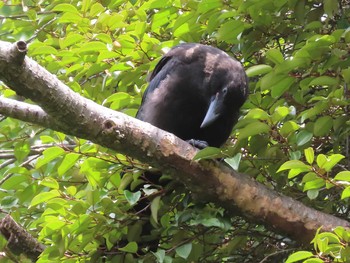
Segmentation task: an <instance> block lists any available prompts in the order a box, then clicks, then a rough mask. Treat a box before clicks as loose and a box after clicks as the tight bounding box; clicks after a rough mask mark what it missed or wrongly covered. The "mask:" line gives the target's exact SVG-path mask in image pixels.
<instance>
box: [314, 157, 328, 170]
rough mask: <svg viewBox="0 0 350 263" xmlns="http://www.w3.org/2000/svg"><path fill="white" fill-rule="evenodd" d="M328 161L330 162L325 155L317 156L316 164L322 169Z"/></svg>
mask: <svg viewBox="0 0 350 263" xmlns="http://www.w3.org/2000/svg"><path fill="white" fill-rule="evenodd" d="M327 161H328V160H327V157H326V155H324V154H319V155H317V158H316V163H317V165H318V167H320V168H322V167H323V166H324V165H325V163H327Z"/></svg>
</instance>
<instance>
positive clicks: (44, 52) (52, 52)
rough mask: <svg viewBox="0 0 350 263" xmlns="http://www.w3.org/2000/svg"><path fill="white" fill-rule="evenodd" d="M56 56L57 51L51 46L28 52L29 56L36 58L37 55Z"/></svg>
mask: <svg viewBox="0 0 350 263" xmlns="http://www.w3.org/2000/svg"><path fill="white" fill-rule="evenodd" d="M55 54H57V49H55V48H53V47H51V46H45V45H44V46H41V47H38V48H35V49H34V50H32V51H31V52H30V55H31V56H37V55H55Z"/></svg>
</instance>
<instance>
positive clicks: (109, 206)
mask: <svg viewBox="0 0 350 263" xmlns="http://www.w3.org/2000/svg"><path fill="white" fill-rule="evenodd" d="M349 19H350V4H349V2H348V1H345V0H344V1H335V0H323V1H312V0H309V1H307V0H258V1H257V0H246V1H243V0H236V1H235V0H232V1H220V0H202V1H194V0H193V1H192V0H188V1H180V0H175V1H166V0H150V1H143V0H130V1H126V0H115V1H112V0H111V1H108V0H105V1H103V0H102V1H95V0H83V1H78V0H71V1H69V0H64V1H35V0H27V1H16V0H13V1H2V2H0V39H1V40H5V41H10V42H14V41H17V40H26V41H29V42H31V45H30V48H29V52H28V56H29V57H31V58H33V59H35V60H36V61H37V62H39V63H40V64H41V65H42V66H43V67H45V68H46V69H48V70H49V71H50V72H52V73H54V74H56V75H57V76H58V78H59V79H60V80H61V81H63V82H64V83H66V84H67V85H69V86H70V87H71V88H72V89H73V90H74V91H76V92H78V93H80V94H81V95H82V96H84V97H87V98H89V99H92V100H94V101H96V102H98V103H100V104H103V105H105V106H107V107H110V108H112V109H114V110H118V111H122V112H124V113H126V114H129V115H131V116H134V115H135V113H136V111H137V108H138V106H139V104H140V101H141V95H142V93H143V91H144V89H145V88H146V86H147V81H146V78H147V75H148V74H149V73H150V71H151V70H152V69H153V68H154V66H155V65H156V63H157V61H158V60H159V58H160V57H161V55H162V54H163V53H164V52H165V51H166V50H167V49H169V48H170V47H172V46H174V45H176V44H178V43H180V42H200V43H204V44H209V45H212V46H216V47H218V48H220V49H222V50H224V51H226V52H227V53H229V54H230V55H231V56H233V57H235V58H236V59H238V60H240V61H241V62H242V64H243V65H244V66H245V68H246V70H247V74H248V75H249V77H250V93H251V94H250V96H249V100H248V102H247V103H246V104H245V105H244V107H243V110H242V113H243V114H242V115H243V116H242V118H241V120H240V122H239V123H238V124H237V125H236V127H235V130H234V131H233V133H232V139H231V140H230V141H229V142H228V143H227V145H225V147H224V148H223V149H222V150H221V151H220V152H218V150H215V149H211V150H210V151H206V152H204V153H203V155H202V158H206V157H211V156H213V155H217V154H218V153H219V155H223V156H225V157H227V158H226V162H227V163H228V164H229V165H231V166H232V167H233V168H235V169H238V170H239V171H240V172H243V173H246V174H249V175H250V176H251V177H253V178H254V179H256V180H257V181H258V182H260V183H262V184H265V185H267V186H268V187H270V188H271V189H274V190H276V191H278V192H280V193H283V194H286V195H288V196H290V197H292V198H294V199H297V200H300V201H302V202H303V203H304V204H306V205H308V206H310V207H314V208H316V209H318V210H321V211H324V212H326V213H330V214H334V215H336V216H338V217H341V218H344V219H347V220H349V213H350V210H349V196H350V186H349V185H350V172H349V147H350V145H349V135H348V133H349V129H350V123H349V106H348V104H349V100H348V99H349V90H348V85H349V84H350V56H349V53H350V52H349V50H350V44H349V43H350V20H349ZM0 92H1V94H2V96H5V97H10V98H13V97H16V98H17V99H21V97H20V96H18V95H16V94H15V93H14V92H13V91H11V90H10V89H8V88H7V87H6V86H4V85H1V86H0ZM0 149H1V150H0V208H1V212H2V213H3V215H4V214H5V213H10V214H11V215H12V216H13V217H14V218H15V219H16V221H17V222H19V223H20V224H22V225H23V226H24V227H25V228H26V229H27V230H29V231H30V232H31V233H32V234H33V235H34V236H36V237H37V238H38V239H39V240H40V242H42V243H44V244H45V245H46V246H47V249H46V250H45V251H44V253H43V255H42V257H41V259H40V260H39V261H40V262H58V261H64V262H85V261H86V262H87V261H91V262H135V261H136V260H139V261H140V262H155V261H158V262H199V261H201V262H283V261H284V260H286V259H287V258H288V256H289V255H291V256H290V257H289V259H288V260H287V261H288V262H296V261H298V260H305V262H349V261H350V248H349V247H348V245H347V244H348V242H349V240H350V233H349V232H347V231H346V230H344V229H343V228H337V229H336V230H335V232H334V233H322V234H317V235H316V237H315V239H314V242H313V246H312V247H311V246H310V247H307V248H306V250H308V251H299V252H297V253H294V254H292V253H293V252H295V251H298V250H301V249H302V247H301V245H300V244H297V243H295V242H294V241H293V240H290V239H288V238H287V237H285V236H283V235H281V234H279V233H272V232H270V231H268V230H267V229H266V226H261V225H256V224H252V223H250V222H248V221H246V220H245V219H244V218H242V217H239V216H237V217H235V218H228V217H226V216H225V211H224V210H223V209H222V208H219V207H216V206H214V205H213V204H201V203H200V202H198V201H195V202H194V201H193V199H192V197H191V195H190V190H189V189H184V188H183V187H182V186H181V185H178V184H177V183H169V184H168V185H167V186H166V187H162V186H159V185H156V184H154V183H153V182H152V181H149V178H146V177H145V176H144V171H145V170H148V169H149V167H148V166H147V165H146V164H142V163H139V162H137V161H136V160H132V159H130V158H129V157H128V156H123V155H121V154H119V153H116V152H112V151H110V150H108V149H105V148H102V147H101V146H98V145H95V144H92V143H91V142H89V141H86V140H82V139H79V138H75V137H71V136H67V135H65V134H62V133H58V132H54V131H52V130H48V129H43V128H42V127H37V126H34V125H31V124H28V123H23V122H20V121H17V120H15V119H11V118H6V117H3V118H2V119H1V122H0ZM163 177H166V175H163ZM147 197H150V199H151V203H150V204H149V207H147V209H144V210H141V211H140V210H138V209H139V204H140V203H141V204H144V203H145V202H144V201H145V199H146V198H147ZM135 205H136V207H135ZM146 205H147V202H146ZM136 208H137V209H136ZM147 211H151V212H147ZM150 224H152V229H153V230H152V231H151V232H149V231H148V230H149V228H150ZM146 230H147V231H148V232H147V231H146ZM146 232H147V233H146ZM158 240H159V247H157V245H158V244H157V243H155V242H158ZM155 244H156V246H155ZM5 245H6V240H5V239H4V238H2V237H0V250H2V249H1V248H4V246H5ZM2 260H4V261H3V262H12V261H10V260H9V259H6V258H4V259H2Z"/></svg>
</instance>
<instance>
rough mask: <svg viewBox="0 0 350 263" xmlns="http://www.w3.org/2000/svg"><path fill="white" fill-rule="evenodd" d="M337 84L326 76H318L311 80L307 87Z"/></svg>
mask: <svg viewBox="0 0 350 263" xmlns="http://www.w3.org/2000/svg"><path fill="white" fill-rule="evenodd" d="M337 83H338V80H337V79H335V78H332V77H328V76H320V77H317V78H315V79H313V80H312V81H311V82H310V83H309V86H317V85H319V86H333V85H336V84H337Z"/></svg>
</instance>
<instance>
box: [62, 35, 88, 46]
mask: <svg viewBox="0 0 350 263" xmlns="http://www.w3.org/2000/svg"><path fill="white" fill-rule="evenodd" d="M83 39H84V37H83V36H82V35H81V34H76V33H71V34H69V35H67V36H66V37H65V38H62V39H60V40H59V43H60V47H61V48H62V49H64V48H66V47H69V46H72V45H74V44H75V43H79V42H80V41H82V40H83Z"/></svg>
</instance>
